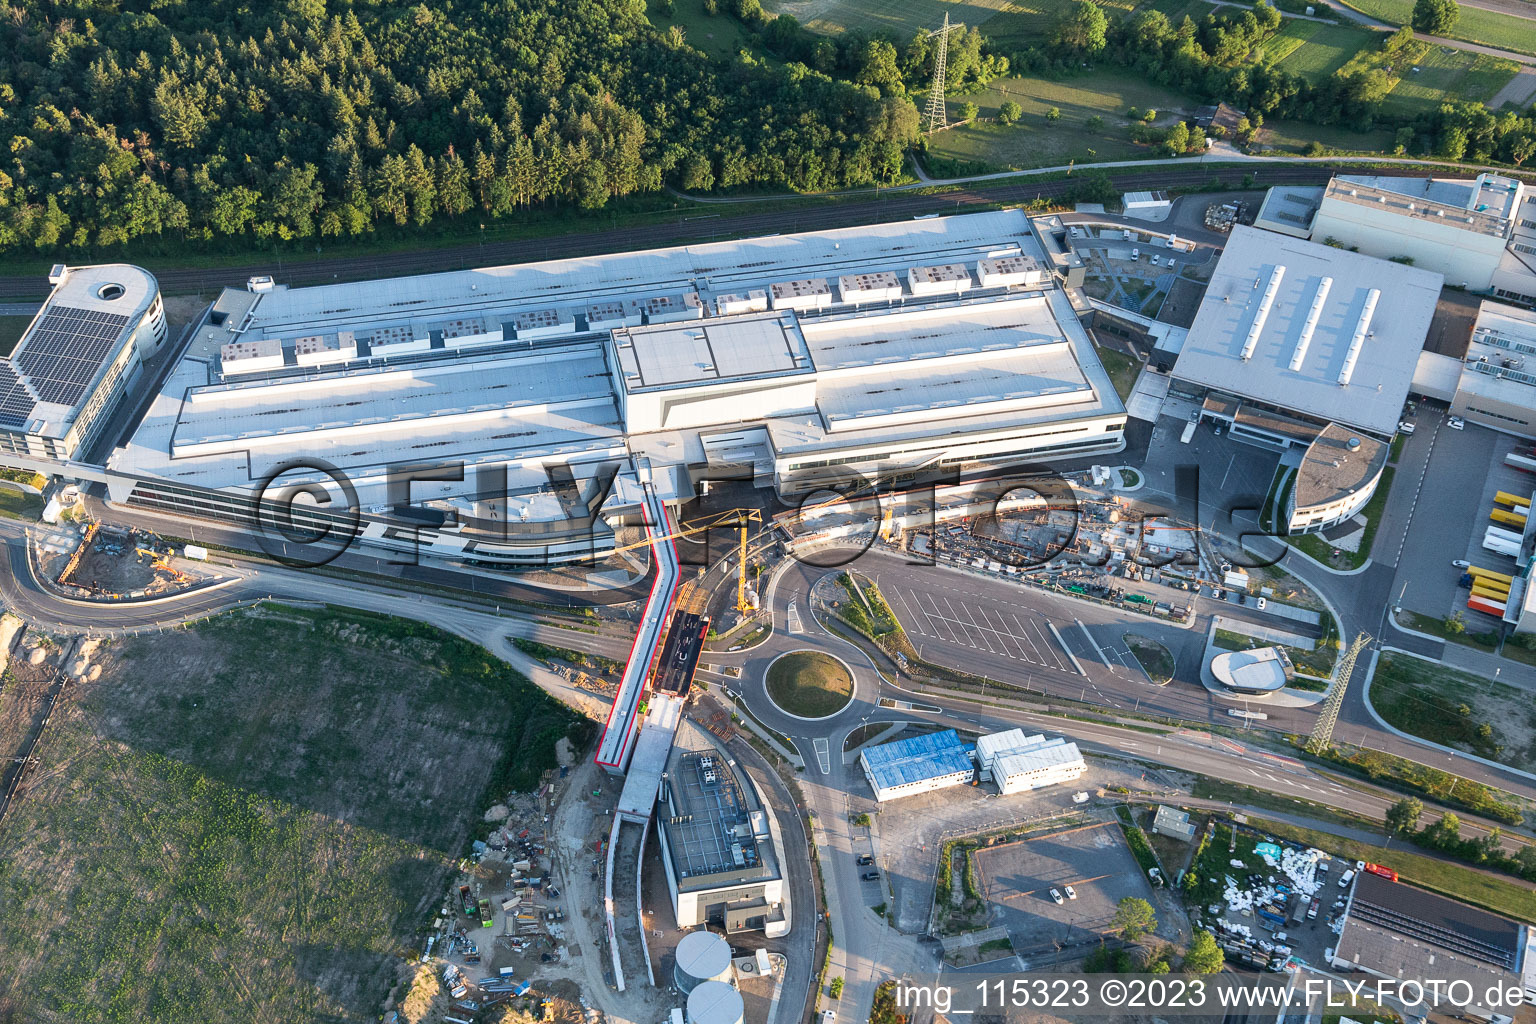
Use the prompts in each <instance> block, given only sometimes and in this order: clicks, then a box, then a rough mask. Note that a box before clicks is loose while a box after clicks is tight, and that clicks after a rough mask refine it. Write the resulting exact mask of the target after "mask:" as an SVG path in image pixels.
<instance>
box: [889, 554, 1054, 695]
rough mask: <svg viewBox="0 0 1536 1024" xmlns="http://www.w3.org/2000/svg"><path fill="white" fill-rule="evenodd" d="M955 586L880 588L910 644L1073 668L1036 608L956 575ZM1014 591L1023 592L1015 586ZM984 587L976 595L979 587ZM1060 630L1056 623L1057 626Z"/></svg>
mask: <svg viewBox="0 0 1536 1024" xmlns="http://www.w3.org/2000/svg"><path fill="white" fill-rule="evenodd" d="M954 584H955V585H954V586H953V587H935V586H934V585H933V584H932V583H931V582H930V583H928V584H927V585H925V586H919V585H917V583H916V582H915V581H914V582H906V581H900V582H897V581H892V582H887V583H883V584H882V586H881V590H882V592H883V593H884V594H885V596H886V599H887V600H888V601H889V602H890V604H891V609H892V610H893V611H894V612H895V613H896V616H897V618H898V619H900V620H901V624H902V626H903V628H905V629H906V630H907V631H908V632H909V633H911V634H912V642H913V644H918V643H921V642H922V641H923V640H924V639H928V640H937V641H939V642H940V643H943V644H950V645H954V646H956V647H963V648H968V649H973V650H975V651H977V652H984V653H986V654H988V655H991V656H993V657H994V658H998V659H1004V660H1006V661H1011V662H1018V663H1021V664H1024V665H1035V666H1038V667H1040V668H1050V669H1055V670H1057V671H1060V672H1072V671H1073V668H1072V664H1071V661H1070V660H1069V659H1068V658H1067V656H1066V654H1065V652H1064V651H1063V650H1062V649H1061V645H1060V644H1058V643H1057V642H1056V640H1055V637H1054V636H1053V635H1052V634H1051V630H1050V620H1049V619H1047V617H1046V616H1045V615H1044V614H1042V613H1041V612H1039V611H1036V610H1034V609H1031V608H1027V607H1023V606H1021V605H1020V604H1019V602H1018V601H1017V600H1012V599H1011V598H1012V597H1013V596H1014V595H1012V594H1006V593H996V594H994V593H989V592H988V591H989V590H991V589H993V588H987V587H977V586H976V585H974V584H972V583H971V581H970V580H968V579H966V578H964V577H958V576H957V578H956V579H955V581H954ZM1011 589H1012V590H1021V589H1023V588H1022V587H1021V586H1019V585H1017V584H1014V585H1012V586H1011ZM978 590H980V591H982V592H981V593H977V591H978ZM1058 628H1059V627H1058Z"/></svg>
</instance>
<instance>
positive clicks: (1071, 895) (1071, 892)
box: [1063, 885, 1077, 900]
mask: <svg viewBox="0 0 1536 1024" xmlns="http://www.w3.org/2000/svg"><path fill="white" fill-rule="evenodd" d="M1063 888H1064V889H1065V890H1066V893H1067V899H1069V900H1075V899H1077V890H1076V889H1074V888H1072V887H1071V886H1070V885H1068V886H1063Z"/></svg>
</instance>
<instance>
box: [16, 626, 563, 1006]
mask: <svg viewBox="0 0 1536 1024" xmlns="http://www.w3.org/2000/svg"><path fill="white" fill-rule="evenodd" d="M95 662H96V663H97V664H99V665H100V666H101V668H102V671H101V673H100V675H99V677H98V678H96V679H95V680H91V681H87V682H81V683H75V684H71V685H70V687H69V688H68V689H67V690H66V696H65V699H64V700H62V701H61V702H60V706H59V709H58V710H57V711H56V712H55V715H54V721H53V723H52V724H51V725H50V727H49V731H48V735H47V737H46V742H45V743H44V744H43V745H42V746H41V748H40V750H39V754H40V758H41V760H40V763H39V764H38V765H37V766H36V768H35V769H34V772H33V774H32V775H31V776H30V777H29V782H28V786H27V789H26V791H25V792H24V793H23V794H22V796H21V799H20V800H19V801H18V803H17V804H16V806H15V807H14V809H13V811H12V813H11V815H10V816H9V818H8V819H7V821H6V822H5V827H4V829H3V831H0V959H3V961H4V962H5V963H6V965H7V966H6V970H5V971H4V972H3V974H0V1005H3V1006H9V1007H12V1008H15V1009H16V1010H17V1011H18V1012H19V1017H18V1019H24V1020H65V1019H68V1020H70V1021H80V1022H97V1021H101V1022H106V1021H133V1022H143V1021H159V1020H166V1021H169V1020H189V1021H191V1020H195V1021H200V1022H209V1024H213V1022H222V1021H241V1022H245V1021H252V1020H263V1021H284V1022H287V1021H317V1020H324V1021H364V1020H376V1019H377V1018H378V1014H379V1010H380V1007H381V1004H382V1001H383V999H384V997H385V995H386V993H387V992H388V990H389V988H390V987H391V985H392V984H393V983H394V981H395V980H396V969H397V966H398V964H399V962H400V961H399V957H401V956H402V955H408V954H410V952H411V951H412V950H413V948H415V946H416V945H417V943H419V942H420V941H421V939H422V936H424V934H425V932H426V929H427V926H428V925H430V924H431V921H432V914H433V912H434V911H435V910H436V909H437V907H438V906H439V905H440V903H441V901H442V896H443V892H444V888H443V886H444V884H445V880H446V878H447V875H448V872H449V870H450V868H451V866H452V864H453V862H454V861H456V860H457V858H458V857H459V856H460V855H461V854H462V852H464V850H465V848H466V846H467V843H468V841H469V839H471V838H472V837H474V836H477V835H481V834H484V833H486V832H488V831H489V830H490V829H491V827H492V826H491V825H490V824H488V823H486V822H485V821H484V820H483V818H484V811H485V809H486V807H488V806H490V805H491V804H493V803H497V802H501V801H502V800H503V798H504V797H505V795H506V794H507V793H509V792H511V791H513V790H517V789H525V788H528V787H529V786H531V785H533V784H534V783H536V782H537V780H538V779H539V777H540V774H541V773H542V772H543V771H544V770H545V769H546V768H549V767H553V766H554V764H555V744H556V742H557V741H558V740H559V739H560V738H561V737H563V736H565V735H566V734H567V733H570V734H571V735H572V736H573V738H574V740H575V741H576V743H577V746H578V747H580V746H582V745H584V744H585V742H586V741H587V739H588V736H589V730H590V726H589V725H586V724H584V723H581V722H578V721H577V719H576V718H575V716H574V715H572V714H571V713H570V712H568V711H567V710H566V709H565V708H563V707H561V706H560V705H558V704H556V703H555V702H553V701H552V700H550V699H549V698H547V697H546V696H544V695H543V694H542V693H541V692H540V691H538V690H537V689H536V688H534V687H533V686H532V685H531V684H529V683H528V682H527V681H526V680H524V679H522V677H520V676H518V675H517V674H516V673H515V672H513V671H512V670H511V669H509V668H508V667H507V666H505V665H504V664H503V663H501V662H499V661H496V660H495V659H494V658H492V657H491V656H490V655H489V654H487V653H486V652H485V651H483V650H481V649H480V648H477V647H474V646H473V645H470V644H468V643H465V642H463V641H459V640H457V639H455V638H451V637H448V636H446V635H445V634H442V633H440V632H437V631H435V630H432V629H430V628H428V627H425V626H421V625H419V624H417V623H412V622H407V621H404V620H399V619H388V618H383V617H368V616H356V615H352V614H345V615H344V614H342V613H337V612H332V611H329V610H305V609H294V608H284V607H275V606H264V607H263V608H261V609H259V610H254V611H251V612H245V613H235V614H232V615H227V616H223V617H221V618H218V619H214V620H211V621H209V622H206V623H203V624H200V625H198V626H196V627H193V628H189V629H186V630H177V631H173V632H169V633H165V634H156V635H153V636H145V637H140V638H136V639H132V640H126V641H117V642H114V643H113V644H111V645H109V646H104V647H103V648H101V649H100V650H98V651H97V652H96V655H95ZM14 667H15V666H14V664H13V668H14ZM11 692H12V690H11V688H10V687H9V685H8V687H7V690H6V694H7V697H9V695H10V694H11ZM10 711H11V701H10V700H9V699H7V700H5V703H4V704H0V716H4V717H7V718H8V717H9V715H10Z"/></svg>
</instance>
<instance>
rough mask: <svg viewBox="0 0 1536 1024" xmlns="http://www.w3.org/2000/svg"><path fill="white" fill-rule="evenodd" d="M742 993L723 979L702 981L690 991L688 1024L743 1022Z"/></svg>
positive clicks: (730, 1023) (733, 1023)
mask: <svg viewBox="0 0 1536 1024" xmlns="http://www.w3.org/2000/svg"><path fill="white" fill-rule="evenodd" d="M742 1009H743V1008H742V1003H741V993H740V992H738V991H736V988H735V986H733V985H728V984H726V983H725V982H723V981H701V982H699V984H698V987H697V988H695V989H694V990H693V991H692V992H690V993H688V1024H742V1020H741V1016H742Z"/></svg>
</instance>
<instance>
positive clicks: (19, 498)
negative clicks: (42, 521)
mask: <svg viewBox="0 0 1536 1024" xmlns="http://www.w3.org/2000/svg"><path fill="white" fill-rule="evenodd" d="M42 514H43V499H42V498H41V497H39V496H38V495H36V494H29V493H27V492H26V491H23V490H20V489H19V488H16V487H6V486H5V485H4V484H0V516H5V517H6V518H7V519H29V520H32V521H34V522H35V521H36V520H37V518H38V516H41V515H42Z"/></svg>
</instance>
